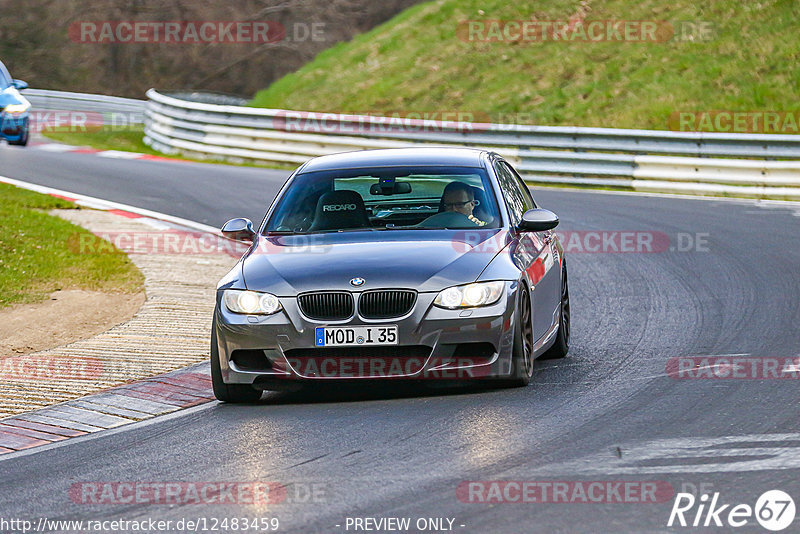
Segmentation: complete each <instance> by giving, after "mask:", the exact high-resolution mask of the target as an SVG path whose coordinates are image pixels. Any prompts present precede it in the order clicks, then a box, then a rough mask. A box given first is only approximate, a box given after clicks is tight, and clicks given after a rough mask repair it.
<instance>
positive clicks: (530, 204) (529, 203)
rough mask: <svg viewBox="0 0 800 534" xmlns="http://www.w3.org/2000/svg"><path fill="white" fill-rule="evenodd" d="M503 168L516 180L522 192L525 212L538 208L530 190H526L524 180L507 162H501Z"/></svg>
mask: <svg viewBox="0 0 800 534" xmlns="http://www.w3.org/2000/svg"><path fill="white" fill-rule="evenodd" d="M503 166H504V167H508V170H509V171H511V174H513V175H514V178H516V182H517V185H518V186H519V189H520V191H521V192H522V198H524V199H525V206H526V207H525V211H528V210H532V209H534V208H537V207H538V206H537V205H536V201H535V200H534V199H533V195H531V190H530V189H528V186H527V184H526V183H525V180H523V179H522V176H520V175H519V173H518V172H517V171H516V170H514V167H512V166H511V165H510V164H509V163H508V162H503Z"/></svg>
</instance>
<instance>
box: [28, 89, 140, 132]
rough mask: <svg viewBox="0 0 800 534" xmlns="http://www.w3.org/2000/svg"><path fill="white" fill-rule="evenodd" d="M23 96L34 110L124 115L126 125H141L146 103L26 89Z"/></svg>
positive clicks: (131, 99) (104, 96)
mask: <svg viewBox="0 0 800 534" xmlns="http://www.w3.org/2000/svg"><path fill="white" fill-rule="evenodd" d="M23 96H24V97H25V98H27V99H28V100H29V101H30V103H31V106H32V107H33V109H34V111H35V110H43V111H83V112H92V113H101V114H102V113H124V114H126V119H127V123H128V124H131V123H133V124H142V123H143V122H144V110H145V104H146V101H144V100H137V99H134V98H121V97H118V96H107V95H92V94H86V93H70V92H66V91H48V90H45V89H26V90H25V91H24V92H23Z"/></svg>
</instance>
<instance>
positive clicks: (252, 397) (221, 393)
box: [211, 319, 262, 404]
mask: <svg viewBox="0 0 800 534" xmlns="http://www.w3.org/2000/svg"><path fill="white" fill-rule="evenodd" d="M211 385H212V386H213V388H214V396H215V397H216V398H217V400H220V401H222V402H230V403H234V404H238V403H245V402H256V401H257V400H258V399H260V398H261V393H262V392H261V391H259V390H257V389H255V388H254V387H253V386H251V385H249V384H226V383H225V382H223V381H222V368H221V367H220V364H219V347H218V346H217V320H216V319H214V321H213V322H212V325H211Z"/></svg>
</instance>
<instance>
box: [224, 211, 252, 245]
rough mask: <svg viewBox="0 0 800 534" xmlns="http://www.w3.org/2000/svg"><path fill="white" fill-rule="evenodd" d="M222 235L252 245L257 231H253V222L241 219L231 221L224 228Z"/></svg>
mask: <svg viewBox="0 0 800 534" xmlns="http://www.w3.org/2000/svg"><path fill="white" fill-rule="evenodd" d="M222 235H223V236H225V237H227V238H228V239H233V240H234V241H245V242H249V243H252V242H253V239H254V238H255V236H256V231H255V230H253V221H251V220H250V219H243V218H241V217H239V218H236V219H231V220H230V221H228V222H226V223H225V224H224V225H223V226H222Z"/></svg>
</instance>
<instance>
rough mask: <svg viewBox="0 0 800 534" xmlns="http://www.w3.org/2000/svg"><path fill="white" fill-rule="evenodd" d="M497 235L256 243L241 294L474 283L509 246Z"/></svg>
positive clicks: (446, 233)
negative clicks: (360, 280) (355, 280)
mask: <svg viewBox="0 0 800 534" xmlns="http://www.w3.org/2000/svg"><path fill="white" fill-rule="evenodd" d="M508 239H509V237H508V232H507V231H505V230H502V229H479V230H469V231H466V230H465V231H458V230H388V231H379V232H341V233H330V234H311V235H295V236H278V237H261V238H259V239H258V241H257V242H256V243H255V244H254V247H253V248H252V249H251V250H250V251H249V252H248V254H247V255H246V256H245V257H244V258H243V263H242V273H243V275H244V281H245V285H246V287H247V289H251V290H255V291H268V292H271V293H275V294H277V295H278V296H292V295H295V294H297V293H302V292H305V291H318V290H353V289H355V288H354V287H353V286H352V285H351V284H350V280H352V279H353V278H363V279H364V284H363V285H361V286H359V287H358V288H357V289H358V290H361V291H363V290H369V289H377V288H386V287H398V288H411V289H415V290H417V291H420V292H426V291H439V290H441V289H443V288H445V287H449V286H452V285H456V284H464V283H469V282H473V281H475V280H476V279H477V278H478V276H479V275H480V274H481V272H482V271H483V270H484V269H485V268H486V266H487V265H488V264H489V262H490V261H491V260H492V258H494V257H495V256H496V255H497V253H498V252H499V251H500V250H502V249H503V248H505V247H506V246H507V245H508Z"/></svg>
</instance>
